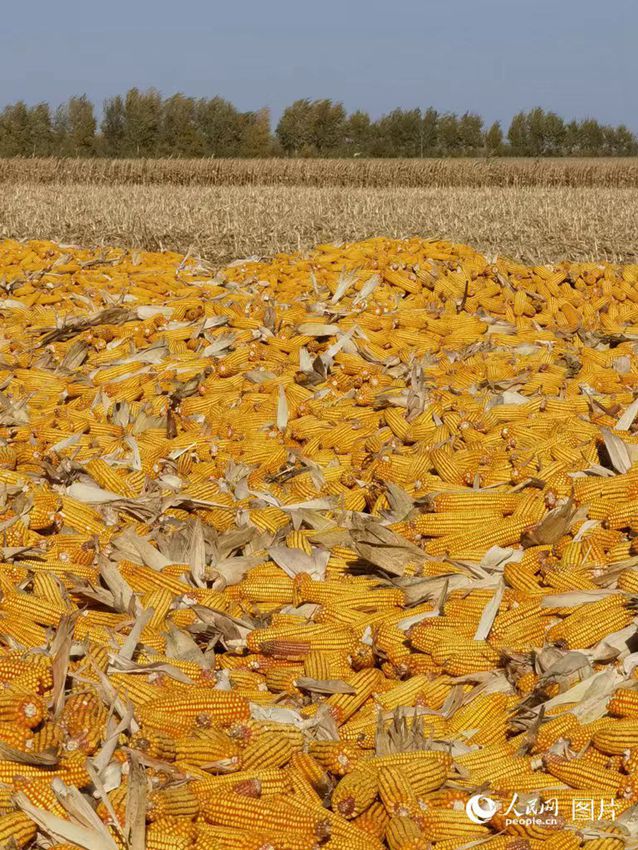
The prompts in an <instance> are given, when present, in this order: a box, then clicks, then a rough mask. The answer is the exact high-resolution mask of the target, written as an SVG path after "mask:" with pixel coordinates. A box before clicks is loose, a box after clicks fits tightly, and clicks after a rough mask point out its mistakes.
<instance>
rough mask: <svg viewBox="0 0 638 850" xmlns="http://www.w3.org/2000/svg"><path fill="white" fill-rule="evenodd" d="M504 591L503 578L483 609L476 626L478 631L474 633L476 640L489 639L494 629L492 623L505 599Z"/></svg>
mask: <svg viewBox="0 0 638 850" xmlns="http://www.w3.org/2000/svg"><path fill="white" fill-rule="evenodd" d="M504 593H505V582H504V581H502V580H501V581H499V583H498V586H497V588H496V590H495V592H494V595H493V596H492V598H491V599H490V601H489V602H488V603H487V605H486V606H485V608H484V609H483V613H482V614H481V619H480V620H479V623H478V626H477V627H476V632H475V633H474V640H487V638H488V637H489V634H490V631H491V630H492V625H493V624H494V620H495V619H496V615H497V614H498V609H499V606H500V604H501V601H502V599H503V594H504Z"/></svg>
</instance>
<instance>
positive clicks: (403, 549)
mask: <svg viewBox="0 0 638 850" xmlns="http://www.w3.org/2000/svg"><path fill="white" fill-rule="evenodd" d="M350 536H351V538H352V543H353V546H354V549H355V550H356V552H357V554H358V555H359V556H360V557H361V558H363V559H364V560H366V561H368V562H369V563H371V564H373V565H374V566H375V567H380V568H381V569H382V570H384V571H385V572H387V573H389V574H390V575H394V576H401V575H403V572H404V570H405V568H406V566H407V565H408V564H413V563H417V564H422V563H424V562H425V561H426V557H425V555H424V553H423V551H422V550H421V549H419V547H418V546H415V545H414V544H413V543H410V542H409V541H408V540H406V539H405V538H404V537H400V536H399V535H398V534H395V533H394V532H393V531H390V529H389V528H386V527H385V526H383V525H381V524H380V523H378V522H374V521H365V520H363V519H359V518H358V517H355V518H354V527H353V528H352V529H351V531H350Z"/></svg>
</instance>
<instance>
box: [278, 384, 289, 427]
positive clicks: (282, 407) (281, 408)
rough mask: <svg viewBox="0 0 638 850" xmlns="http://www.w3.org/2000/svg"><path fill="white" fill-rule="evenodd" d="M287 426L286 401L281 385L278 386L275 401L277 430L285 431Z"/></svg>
mask: <svg viewBox="0 0 638 850" xmlns="http://www.w3.org/2000/svg"><path fill="white" fill-rule="evenodd" d="M287 425H288V401H287V400H286V391H285V390H284V387H283V384H279V398H278V400H277V428H278V429H279V430H280V431H285V430H286V427H287Z"/></svg>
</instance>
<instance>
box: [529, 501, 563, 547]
mask: <svg viewBox="0 0 638 850" xmlns="http://www.w3.org/2000/svg"><path fill="white" fill-rule="evenodd" d="M573 513H574V507H573V502H572V500H571V499H567V501H566V502H564V503H563V504H562V505H559V506H558V507H557V508H554V509H553V510H551V511H549V512H548V513H546V514H545V516H544V517H543V519H542V520H541V521H540V522H539V523H538V525H536V526H534V528H532V529H530V530H529V531H526V532H525V533H524V534H523V535H522V536H521V543H522V544H523V546H524V547H529V546H546V545H551V544H554V543H556V542H557V541H558V540H560V538H561V537H562V536H563V534H565V532H566V531H567V529H568V528H569V524H570V522H571V520H572V516H573Z"/></svg>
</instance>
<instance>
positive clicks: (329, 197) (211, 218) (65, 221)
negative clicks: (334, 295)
mask: <svg viewBox="0 0 638 850" xmlns="http://www.w3.org/2000/svg"><path fill="white" fill-rule="evenodd" d="M637 221H638V190H636V189H604V188H600V189H584V188H533V187H532V188H448V189H357V188H312V187H288V186H259V187H257V186H237V187H232V186H230V187H228V186H221V187H213V188H202V187H193V186H191V187H181V186H170V187H169V186H133V185H128V186H126V185H114V186H90V187H87V186H74V185H68V186H67V185H50V186H49V185H47V186H40V185H15V186H14V185H9V186H5V187H4V189H3V191H2V193H1V194H0V235H3V236H10V237H16V238H21V239H25V238H30V237H31V238H42V239H47V238H53V239H56V240H58V241H61V242H72V243H77V244H81V245H96V244H118V245H123V246H127V245H129V246H137V247H141V248H146V249H150V250H156V249H159V248H165V249H171V250H177V251H182V252H186V251H189V250H191V251H193V252H194V253H196V254H198V255H200V256H202V257H205V258H206V259H207V260H209V261H210V262H212V263H213V264H215V265H218V264H222V263H226V262H230V261H231V260H233V259H235V258H236V257H246V256H252V255H258V256H269V255H272V254H275V253H277V252H278V251H291V250H297V249H304V250H305V249H309V248H310V247H311V246H312V245H314V244H316V243H317V242H329V241H339V240H356V239H364V238H368V237H370V236H376V235H379V234H387V235H390V236H395V237H405V236H412V235H418V236H423V237H441V238H447V239H452V240H457V241H462V242H465V243H469V244H472V245H474V246H475V247H476V248H478V249H479V250H482V251H485V252H487V253H488V254H490V255H492V254H496V253H502V254H506V255H508V256H512V257H515V258H517V259H521V260H523V261H525V262H546V261H555V260H560V259H563V258H569V259H574V260H593V259H601V260H612V261H616V260H617V261H625V262H631V261H634V260H636V259H637V258H638V247H637V246H638V228H637V226H636V222H637Z"/></svg>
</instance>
